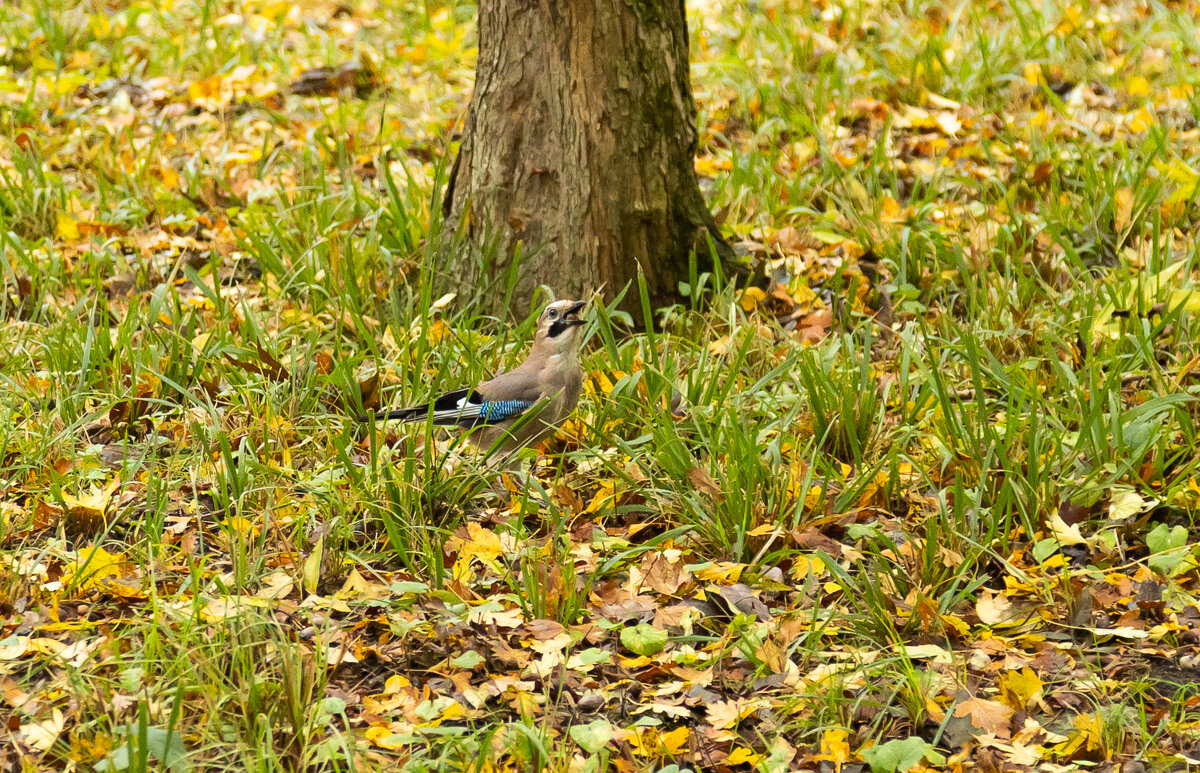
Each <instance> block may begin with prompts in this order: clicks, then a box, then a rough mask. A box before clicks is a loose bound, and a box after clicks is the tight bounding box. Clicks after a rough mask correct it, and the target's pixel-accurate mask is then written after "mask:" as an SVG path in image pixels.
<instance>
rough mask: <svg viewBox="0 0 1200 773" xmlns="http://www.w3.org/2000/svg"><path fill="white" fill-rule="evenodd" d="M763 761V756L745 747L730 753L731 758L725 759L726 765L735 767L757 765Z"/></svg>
mask: <svg viewBox="0 0 1200 773" xmlns="http://www.w3.org/2000/svg"><path fill="white" fill-rule="evenodd" d="M760 759H762V755H761V754H758V753H756V752H755V751H754V750H753V749H747V748H746V747H745V746H739V747H737V748H736V749H734V750H733V751H731V752H729V756H728V757H726V758H725V764H726V765H729V766H733V765H757V764H758V761H759V760H760Z"/></svg>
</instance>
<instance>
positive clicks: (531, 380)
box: [361, 300, 587, 454]
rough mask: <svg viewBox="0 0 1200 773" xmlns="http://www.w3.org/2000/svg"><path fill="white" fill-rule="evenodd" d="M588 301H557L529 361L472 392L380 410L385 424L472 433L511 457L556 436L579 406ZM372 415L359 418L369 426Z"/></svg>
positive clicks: (542, 319) (542, 321) (543, 319)
mask: <svg viewBox="0 0 1200 773" xmlns="http://www.w3.org/2000/svg"><path fill="white" fill-rule="evenodd" d="M586 304H587V302H586V301H572V300H562V301H554V302H553V303H550V304H548V305H547V306H546V308H545V309H544V310H543V311H542V313H541V315H540V316H539V317H538V321H537V333H536V334H535V336H534V339H533V346H532V347H531V348H530V350H529V356H527V357H526V358H525V361H524V362H522V363H521V364H520V365H518V366H517V367H516V368H513V369H512V370H510V371H507V372H505V373H501V374H499V375H497V376H495V377H494V378H492V379H489V380H488V381H484V382H482V383H480V384H477V385H475V386H474V387H467V388H465V389H456V390H454V391H453V392H446V393H445V394H443V395H441V396H439V397H437V398H435V399H433V400H430V401H429V402H427V403H422V404H421V405H413V406H410V407H408V408H400V409H398V410H393V411H380V412H378V413H375V414H373V416H374V418H375V419H377V420H381V421H390V420H394V421H402V422H416V421H425V420H427V419H428V420H430V421H432V422H433V423H434V424H436V425H445V426H452V427H459V428H462V429H465V430H468V431H469V436H468V439H469V440H470V441H471V442H473V443H474V444H475V445H476V446H478V447H480V448H483V449H487V450H492V451H494V452H499V453H501V454H509V453H511V452H512V451H514V450H516V449H518V448H523V447H525V446H529V445H533V444H536V443H538V442H539V441H541V440H543V439H544V438H546V437H548V436H550V435H551V434H553V433H554V432H555V431H556V430H557V429H558V428H559V426H561V425H562V423H563V422H564V421H566V419H567V417H568V416H570V415H571V411H572V410H574V409H575V404H576V403H578V402H579V393H580V392H581V391H582V389H583V369H582V367H580V364H579V343H580V338H581V328H582V326H583V325H584V324H586V322H587V321H586V320H584V319H581V318H580V317H579V312H580V311H581V310H582V309H583V307H584V306H585V305H586ZM371 418H372V414H368V415H366V416H363V417H361V420H362V421H368V420H370V419H371Z"/></svg>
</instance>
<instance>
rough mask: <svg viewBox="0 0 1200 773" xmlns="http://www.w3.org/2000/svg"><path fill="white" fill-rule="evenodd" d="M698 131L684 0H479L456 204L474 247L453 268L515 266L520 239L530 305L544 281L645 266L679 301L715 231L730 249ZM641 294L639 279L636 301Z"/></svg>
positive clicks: (450, 205)
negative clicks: (707, 190)
mask: <svg viewBox="0 0 1200 773" xmlns="http://www.w3.org/2000/svg"><path fill="white" fill-rule="evenodd" d="M696 141H697V138H696V105H695V102H694V101H693V100H692V89H691V82H690V77H689V70H688V34H687V19H686V16H685V11H684V0H480V1H479V60H478V64H477V68H476V75H475V91H474V93H473V94H472V96H471V105H470V108H469V111H468V113H467V118H466V123H465V126H464V129H463V137H462V146H461V148H460V149H459V153H458V157H457V158H456V159H455V162H454V167H453V169H452V171H451V173H450V179H449V183H448V186H447V189H446V194H445V199H444V201H443V205H442V206H443V214H444V215H445V217H446V225H447V232H448V233H455V232H458V231H460V230H461V231H464V232H465V233H466V234H467V240H468V242H469V244H470V245H471V249H469V250H461V249H460V250H458V251H456V252H455V253H454V254H453V255H452V257H451V258H450V259H449V261H448V263H447V266H446V272H447V281H448V282H450V283H452V284H454V285H457V286H458V287H459V288H462V287H478V286H480V285H481V284H486V283H487V282H488V281H489V280H503V279H505V278H509V277H512V274H511V273H510V272H512V271H513V266H512V263H513V260H514V255H515V254H517V252H518V248H519V253H520V255H521V260H520V261H519V263H518V265H517V266H516V268H515V292H514V294H513V297H512V307H513V310H514V311H516V312H518V313H521V314H524V313H525V312H526V311H527V310H528V308H529V304H530V301H531V299H532V298H533V295H534V292H535V291H536V289H537V287H538V285H542V284H544V285H547V286H548V287H549V288H550V289H551V290H552V291H553V293H554V294H555V295H556V296H557V297H559V298H581V297H585V296H587V295H588V294H589V293H591V292H593V291H595V290H601V289H602V290H603V293H604V294H605V296H607V297H609V298H611V297H612V296H613V295H614V294H615V293H617V292H618V291H620V290H621V288H623V287H624V286H625V284H626V283H627V282H630V281H631V280H633V281H636V279H637V273H638V267H639V266H641V270H642V272H643V273H644V274H645V276H646V284H647V287H648V289H649V294H650V298H651V301H652V302H653V303H655V304H656V305H661V304H666V303H670V302H673V301H674V300H675V299H677V297H678V282H679V281H680V280H681V279H686V278H687V271H688V253H689V252H691V251H692V250H696V253H697V261H698V265H699V267H700V270H702V271H703V270H708V268H709V267H710V265H711V261H710V252H709V247H708V240H707V239H706V238H705V237H706V235H711V236H712V238H713V239H714V241H715V242H716V244H717V246H718V250H719V253H718V254H719V257H720V258H721V260H722V261H725V262H731V261H732V251H731V250H730V248H729V246H728V244H726V243H725V241H724V240H723V239H722V238H721V236H720V234H719V232H718V230H717V227H716V224H715V223H714V222H713V217H712V214H711V213H710V212H709V211H708V208H707V206H706V205H705V203H704V199H703V197H702V196H701V194H700V189H699V187H698V186H697V182H696V173H695V169H694V167H693V158H694V155H695V151H696ZM480 255H483V256H489V258H488V260H489V261H490V263H489V264H487V265H481V263H483V261H481V260H480V257H479V256H480ZM498 296H499V293H493V296H492V297H494V298H497V300H499V298H498ZM639 306H640V304H639V302H638V300H637V290H636V288H634V289H632V290H631V292H630V294H629V295H628V296H627V300H626V302H625V307H626V308H627V309H628V310H630V311H635V312H636V310H637V309H638V308H639ZM635 319H639V320H640V315H638V314H636V313H635Z"/></svg>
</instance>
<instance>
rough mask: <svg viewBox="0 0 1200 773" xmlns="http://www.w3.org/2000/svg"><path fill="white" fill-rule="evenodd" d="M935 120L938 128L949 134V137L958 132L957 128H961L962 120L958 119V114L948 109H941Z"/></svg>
mask: <svg viewBox="0 0 1200 773" xmlns="http://www.w3.org/2000/svg"><path fill="white" fill-rule="evenodd" d="M935 120H936V121H937V125H938V128H939V129H941V130H942V131H943V132H944V133H946V134H949V135H950V136H951V137H953V136H954V135H956V134H958V130H959V129H961V128H962V125H963V124H962V121H960V120H959V119H958V115H957V114H956V113H952V112H950V111H949V110H943V111H942V112H940V113H938V114H937V117H936V118H935Z"/></svg>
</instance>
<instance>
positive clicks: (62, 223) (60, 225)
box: [54, 212, 79, 241]
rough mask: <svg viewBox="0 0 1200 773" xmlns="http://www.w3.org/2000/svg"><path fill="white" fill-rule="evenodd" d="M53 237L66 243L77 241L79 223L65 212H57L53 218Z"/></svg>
mask: <svg viewBox="0 0 1200 773" xmlns="http://www.w3.org/2000/svg"><path fill="white" fill-rule="evenodd" d="M54 235H55V236H57V237H58V238H59V239H65V240H67V241H73V240H75V239H78V238H79V221H78V220H76V219H75V218H73V217H71V216H70V215H68V214H66V213H65V212H59V213H58V214H57V215H56V216H55V224H54Z"/></svg>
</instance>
